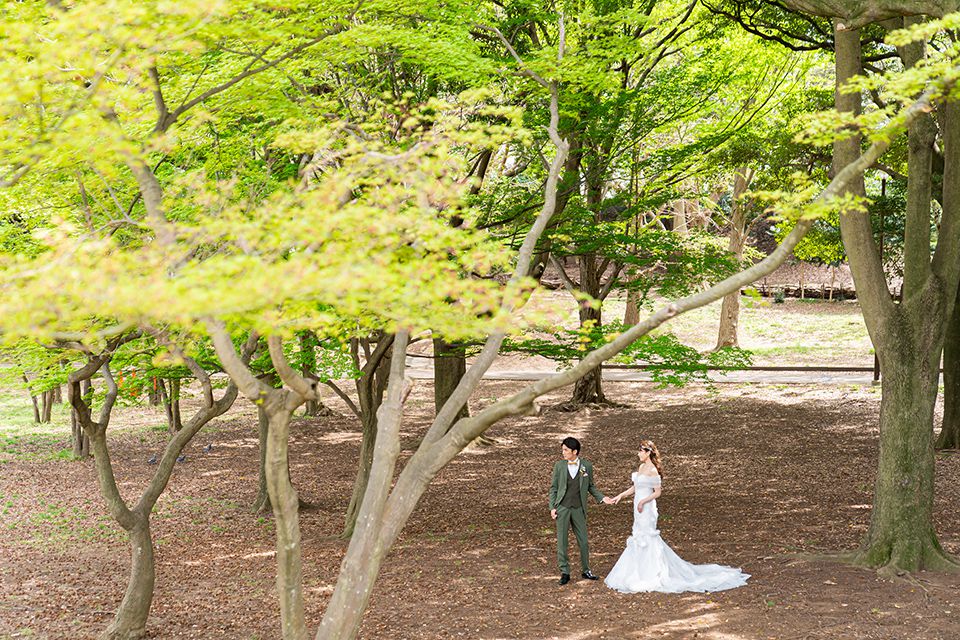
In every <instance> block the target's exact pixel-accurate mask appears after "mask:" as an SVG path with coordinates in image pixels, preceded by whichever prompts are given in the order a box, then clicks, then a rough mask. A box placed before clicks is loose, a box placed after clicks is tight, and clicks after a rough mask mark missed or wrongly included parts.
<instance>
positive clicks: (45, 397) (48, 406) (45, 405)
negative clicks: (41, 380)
mask: <svg viewBox="0 0 960 640" xmlns="http://www.w3.org/2000/svg"><path fill="white" fill-rule="evenodd" d="M52 419H53V390H52V389H47V390H46V391H44V392H43V393H42V394H40V422H43V423H49V422H50V421H51V420H52Z"/></svg>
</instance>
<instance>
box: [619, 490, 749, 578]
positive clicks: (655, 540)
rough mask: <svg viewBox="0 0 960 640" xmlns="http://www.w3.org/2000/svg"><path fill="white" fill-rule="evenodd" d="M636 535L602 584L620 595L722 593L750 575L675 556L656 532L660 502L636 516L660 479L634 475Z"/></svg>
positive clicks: (634, 523) (654, 503)
mask: <svg viewBox="0 0 960 640" xmlns="http://www.w3.org/2000/svg"><path fill="white" fill-rule="evenodd" d="M632 478H633V486H634V489H635V493H634V497H633V532H632V535H631V536H630V537H629V538H627V548H626V549H624V550H623V553H622V554H621V555H620V559H619V560H617V564H615V565H614V566H613V569H611V570H610V573H609V575H607V577H606V579H605V580H604V581H603V582H604V584H606V585H607V586H608V587H610V588H611V589H616V590H617V591H620V592H621V593H638V592H640V591H663V592H668V593H677V592H680V591H723V590H724V589H733V588H735V587H741V586H743V585H745V584H746V583H747V578H749V577H750V575H749V574H746V573H743V572H742V571H740V570H739V569H735V568H733V567H724V566H721V565H718V564H699V565H697V564H690V563H689V562H687V561H685V560H684V559H683V558H681V557H680V556H678V555H677V554H676V553H674V552H673V549H671V548H670V547H668V546H667V543H666V542H664V541H663V539H662V538H660V531H658V530H657V517H658V514H657V501H656V500H652V501H650V502H648V503H646V504H645V505H644V506H643V511H641V512H639V513H638V512H637V502H638V501H639V500H640V498H642V497H646V496H648V495H650V494H651V493H652V492H653V490H654V488H655V487H657V486H659V485H660V476H645V475H641V474H640V473H637V472H636V471H634V472H633V475H632Z"/></svg>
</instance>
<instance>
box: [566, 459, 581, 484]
mask: <svg viewBox="0 0 960 640" xmlns="http://www.w3.org/2000/svg"><path fill="white" fill-rule="evenodd" d="M579 471H580V458H577V459H576V460H574V461H573V462H568V463H567V473H569V474H570V478H571V479H573V478H576V477H577V473H578V472H579Z"/></svg>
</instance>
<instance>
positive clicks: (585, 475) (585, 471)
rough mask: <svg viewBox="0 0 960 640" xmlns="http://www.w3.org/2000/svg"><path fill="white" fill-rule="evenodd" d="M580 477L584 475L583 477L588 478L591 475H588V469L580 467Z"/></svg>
mask: <svg viewBox="0 0 960 640" xmlns="http://www.w3.org/2000/svg"><path fill="white" fill-rule="evenodd" d="M580 475H582V476H583V477H587V476H588V475H589V474H588V473H587V470H586V469H584V468H583V467H580Z"/></svg>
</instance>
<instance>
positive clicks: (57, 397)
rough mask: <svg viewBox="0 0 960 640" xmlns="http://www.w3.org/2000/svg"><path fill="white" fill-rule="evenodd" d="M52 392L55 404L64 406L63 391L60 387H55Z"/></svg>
mask: <svg viewBox="0 0 960 640" xmlns="http://www.w3.org/2000/svg"><path fill="white" fill-rule="evenodd" d="M52 392H53V404H63V390H62V389H61V388H60V385H57V386H55V387H54V388H53V389H52Z"/></svg>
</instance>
